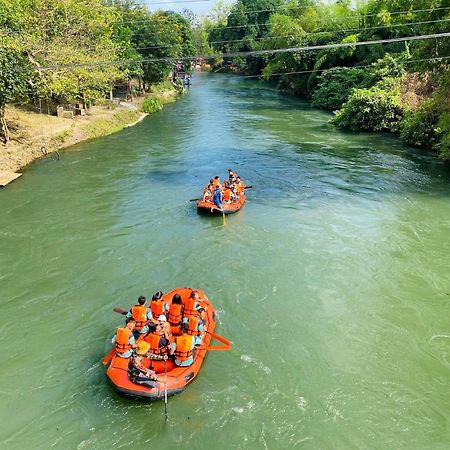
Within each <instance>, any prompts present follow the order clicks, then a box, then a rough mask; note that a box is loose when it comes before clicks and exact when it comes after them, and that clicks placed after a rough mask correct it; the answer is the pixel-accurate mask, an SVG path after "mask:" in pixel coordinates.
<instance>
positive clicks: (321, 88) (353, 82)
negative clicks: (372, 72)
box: [312, 67, 366, 110]
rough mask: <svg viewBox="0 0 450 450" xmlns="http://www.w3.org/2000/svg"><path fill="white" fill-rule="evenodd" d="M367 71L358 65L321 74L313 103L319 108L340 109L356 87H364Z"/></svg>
mask: <svg viewBox="0 0 450 450" xmlns="http://www.w3.org/2000/svg"><path fill="white" fill-rule="evenodd" d="M365 78H366V71H365V70H364V69H358V68H356V67H349V68H337V69H330V70H327V71H326V72H324V73H323V75H321V77H320V79H319V84H318V88H317V90H316V91H315V92H314V94H313V96H312V104H313V105H314V106H317V107H318V108H325V109H332V110H333V109H339V108H340V107H341V106H342V105H343V104H344V103H345V102H346V101H347V99H348V97H349V96H350V94H351V92H352V90H353V89H355V88H359V87H362V84H363V82H364V79H365Z"/></svg>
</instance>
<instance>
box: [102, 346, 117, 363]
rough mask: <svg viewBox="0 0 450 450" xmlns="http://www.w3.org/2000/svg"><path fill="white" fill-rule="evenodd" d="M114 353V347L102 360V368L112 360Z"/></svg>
mask: <svg viewBox="0 0 450 450" xmlns="http://www.w3.org/2000/svg"><path fill="white" fill-rule="evenodd" d="M114 353H116V347H113V348H112V349H111V351H110V352H109V353H108V354H107V355H106V356H105V357H104V358H103V359H102V364H103V365H104V366H106V364H108V363H109V362H110V361H111V360H112V358H113V356H114Z"/></svg>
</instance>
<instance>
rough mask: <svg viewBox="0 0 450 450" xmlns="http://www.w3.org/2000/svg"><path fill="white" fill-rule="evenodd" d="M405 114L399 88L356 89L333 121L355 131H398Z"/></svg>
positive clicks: (374, 87) (375, 87)
mask: <svg viewBox="0 0 450 450" xmlns="http://www.w3.org/2000/svg"><path fill="white" fill-rule="evenodd" d="M402 115H403V109H402V107H401V105H400V95H399V92H398V88H397V89H393V90H390V91H385V90H383V89H381V88H380V87H379V86H373V87H371V88H370V89H355V90H354V91H353V93H352V94H351V95H350V97H349V99H348V101H347V102H346V103H344V105H343V106H342V109H341V110H339V111H337V112H336V116H335V117H334V118H333V119H332V120H331V122H332V123H334V124H336V125H338V126H341V127H343V128H348V129H350V130H353V131H357V130H365V131H397V130H398V126H399V122H400V120H401V118H402Z"/></svg>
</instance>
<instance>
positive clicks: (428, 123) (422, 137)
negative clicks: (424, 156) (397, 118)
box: [400, 102, 439, 148]
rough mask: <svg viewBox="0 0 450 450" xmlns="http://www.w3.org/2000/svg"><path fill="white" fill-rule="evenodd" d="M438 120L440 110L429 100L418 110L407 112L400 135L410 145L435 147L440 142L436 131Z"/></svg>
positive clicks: (401, 125)
mask: <svg viewBox="0 0 450 450" xmlns="http://www.w3.org/2000/svg"><path fill="white" fill-rule="evenodd" d="M438 120H439V114H438V111H437V110H436V109H435V108H434V107H433V105H432V102H427V103H426V104H424V105H422V107H421V108H419V109H418V110H417V111H414V112H408V113H407V114H405V117H404V118H403V120H402V122H401V124H400V135H401V137H402V139H403V140H404V141H405V142H406V143H407V144H409V145H414V146H415V147H422V148H434V147H435V146H436V145H437V144H438V142H439V138H438V134H437V133H436V131H435V128H436V125H437V122H438Z"/></svg>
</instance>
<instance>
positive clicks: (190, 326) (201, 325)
mask: <svg viewBox="0 0 450 450" xmlns="http://www.w3.org/2000/svg"><path fill="white" fill-rule="evenodd" d="M202 317H205V318H206V311H205V310H204V308H200V309H199V310H198V312H197V315H195V316H189V317H186V319H185V322H184V323H185V325H186V326H187V334H189V335H190V336H194V343H195V345H201V343H202V342H203V338H204V336H205V333H206V320H205V319H203V318H202Z"/></svg>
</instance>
